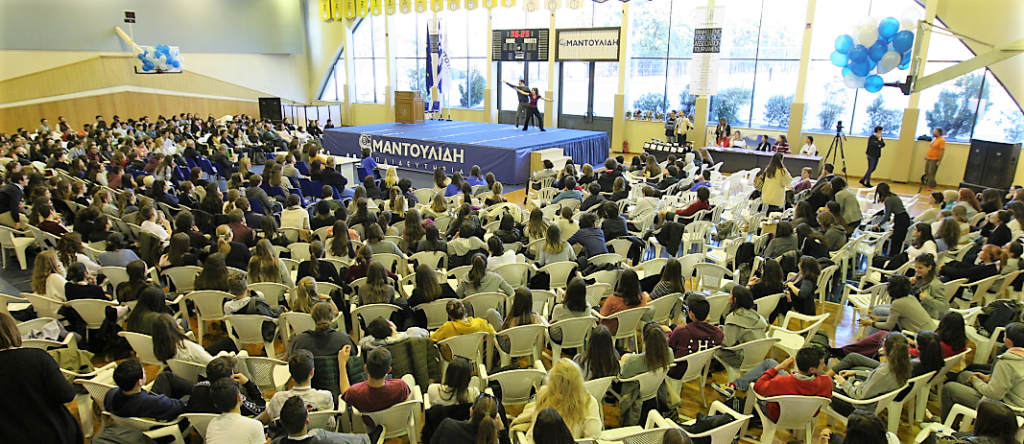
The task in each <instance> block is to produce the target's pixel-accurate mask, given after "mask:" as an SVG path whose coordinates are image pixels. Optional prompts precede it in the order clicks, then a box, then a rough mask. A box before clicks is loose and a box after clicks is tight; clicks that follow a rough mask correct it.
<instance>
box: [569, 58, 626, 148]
mask: <svg viewBox="0 0 1024 444" xmlns="http://www.w3.org/2000/svg"><path fill="white" fill-rule="evenodd" d="M559 70H560V75H559V79H560V80H559V82H560V85H559V89H558V90H559V104H560V106H559V107H558V109H559V115H558V126H559V128H571V129H581V130H588V131H604V132H606V133H609V134H611V132H612V120H613V118H614V115H615V91H618V82H619V64H618V63H615V62H562V63H561V65H560V67H559Z"/></svg>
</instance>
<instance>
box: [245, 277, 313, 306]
mask: <svg viewBox="0 0 1024 444" xmlns="http://www.w3.org/2000/svg"><path fill="white" fill-rule="evenodd" d="M319 287H320V286H319V285H317V289H318V290H320V291H321V292H323V290H322V289H320V288H319ZM249 289H250V290H252V291H258V292H260V293H261V294H263V299H266V301H267V303H268V304H270V305H281V301H283V300H284V299H285V297H286V296H285V294H287V293H288V292H289V291H290V290H291V288H288V286H287V285H284V284H278V283H276V282H260V283H256V284H249ZM325 294H326V293H325Z"/></svg>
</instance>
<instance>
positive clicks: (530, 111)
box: [516, 88, 552, 131]
mask: <svg viewBox="0 0 1024 444" xmlns="http://www.w3.org/2000/svg"><path fill="white" fill-rule="evenodd" d="M519 94H523V92H522V91H519ZM527 99H529V103H527V104H526V122H525V123H523V131H526V129H527V128H529V127H530V121H532V120H533V118H534V117H536V118H537V126H539V127H540V130H541V131H544V118H543V117H541V115H540V111H539V110H538V109H537V101H538V100H543V101H545V102H551V101H552V100H551V99H548V98H546V97H541V95H540V93H539V92H537V88H533V89H531V90H530V95H529V97H527ZM516 128H518V126H517V127H516Z"/></svg>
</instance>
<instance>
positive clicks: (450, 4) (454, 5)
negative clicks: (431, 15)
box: [448, 0, 462, 11]
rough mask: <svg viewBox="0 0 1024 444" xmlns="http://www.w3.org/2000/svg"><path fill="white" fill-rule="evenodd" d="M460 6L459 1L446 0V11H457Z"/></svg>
mask: <svg viewBox="0 0 1024 444" xmlns="http://www.w3.org/2000/svg"><path fill="white" fill-rule="evenodd" d="M461 6H462V5H460V4H459V0H448V10H449V11H458V10H459V8H460V7H461Z"/></svg>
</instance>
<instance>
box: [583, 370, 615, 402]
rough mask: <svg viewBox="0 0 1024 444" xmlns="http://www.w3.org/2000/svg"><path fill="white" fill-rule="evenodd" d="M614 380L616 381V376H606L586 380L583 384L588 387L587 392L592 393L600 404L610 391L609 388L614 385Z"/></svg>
mask: <svg viewBox="0 0 1024 444" xmlns="http://www.w3.org/2000/svg"><path fill="white" fill-rule="evenodd" d="M612 382H615V376H606V377H604V378H597V379H591V380H589V381H587V382H584V383H583V386H584V387H586V389H587V393H590V396H593V397H594V399H596V400H597V402H598V404H600V403H601V400H603V399H604V395H605V394H607V393H608V388H610V387H611V386H612Z"/></svg>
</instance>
